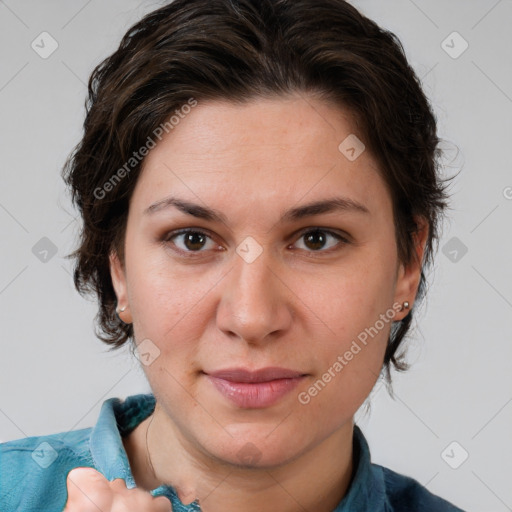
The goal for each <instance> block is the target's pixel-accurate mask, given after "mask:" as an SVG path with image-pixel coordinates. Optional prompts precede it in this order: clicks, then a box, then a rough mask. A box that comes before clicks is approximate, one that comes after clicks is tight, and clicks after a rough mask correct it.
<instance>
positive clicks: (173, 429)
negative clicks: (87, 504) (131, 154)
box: [111, 94, 427, 512]
mask: <svg viewBox="0 0 512 512" xmlns="http://www.w3.org/2000/svg"><path fill="white" fill-rule="evenodd" d="M350 134H356V135H357V134H358V132H357V125H356V124H355V123H354V122H353V119H352V118H351V116H350V115H349V113H348V111H346V110H344V109H342V108H340V107H334V106H333V105H329V104H327V103H325V102H323V101H321V100H319V99H316V98H313V97H311V96H307V97H306V96H303V95H298V94H296V95H291V96H288V97H279V98H272V99H255V100H252V101H251V102H249V103H247V104H244V105H235V104H232V103H229V102H221V101H216V102H204V103H201V102H199V104H198V106H196V107H195V108H193V109H192V111H191V112H190V113H189V114H188V115H187V116H186V117H185V118H184V119H182V120H181V121H180V123H179V124H178V125H177V126H175V128H174V129H173V130H172V131H171V132H170V133H169V134H168V135H167V136H166V137H165V138H163V139H162V141H161V142H159V143H158V144H157V146H156V147H155V148H154V149H153V150H152V151H151V152H150V153H149V155H148V156H147V157H146V159H145V162H144V167H143V170H142V173H141V175H140V177H139V179H138V182H137V184H136V188H135V190H134V193H133V195H132V197H131V201H130V207H129V215H128V223H127V231H126V239H125V262H124V266H123V264H122V263H121V262H120V260H119V258H118V257H117V255H116V254H115V253H112V255H111V275H112V281H113V284H114V288H115V291H116V295H117V298H118V303H119V306H120V307H123V306H126V310H125V311H124V312H123V313H121V314H120V316H121V318H122V320H123V321H124V322H127V323H133V327H134V333H135V340H136V342H137V343H140V342H141V341H142V340H145V339H149V340H151V343H153V344H154V345H156V346H157V347H158V350H159V351H160V352H159V355H158V357H156V359H154V360H153V361H152V362H151V364H149V365H143V368H144V371H145V373H146V376H147V378H148V381H149V383H150V386H151V389H152V390H153V392H154V394H155V397H156V399H157V406H156V409H155V412H154V413H153V415H152V416H151V417H150V418H148V419H147V420H145V421H144V422H142V423H141V424H140V425H139V426H138V427H137V428H136V429H135V430H134V431H133V432H132V434H131V435H130V436H128V437H126V438H124V440H123V442H124V445H125V448H126V450H127V454H128V457H129V460H130V464H131V467H132V470H133V474H134V477H135V480H136V482H137V484H138V486H139V487H141V488H142V489H146V490H150V489H153V488H155V487H157V486H158V485H160V484H161V483H163V482H165V483H168V484H170V485H173V486H174V487H175V489H177V491H178V494H179V496H180V499H181V500H182V501H183V502H184V503H189V502H191V501H193V500H194V499H195V498H198V499H199V500H200V504H201V506H202V510H206V511H208V512H216V511H222V512H229V511H235V510H236V511H239V510H244V511H247V512H252V511H260V510H265V509H266V506H267V505H268V503H275V506H274V508H275V509H276V510H277V509H279V510H282V511H283V512H287V511H289V512H292V511H294V512H295V511H301V510H315V511H316V512H324V511H325V512H328V511H331V510H332V509H334V508H335V506H336V505H337V504H338V503H339V501H340V500H341V499H342V497H343V496H344V495H345V493H346V491H347V488H348V485H349V483H350V478H351V475H352V470H353V461H352V436H353V426H354V425H353V417H354V414H355V412H356V411H357V409H358V408H359V407H360V406H361V404H362V403H363V402H364V400H365V399H366V397H367V396H368V395H369V393H370V391H371V389H372V387H373V386H374V384H375V382H376V379H377V378H378V375H379V373H380V370H381V368H382V363H383V358H384V351H385V347H386V342H387V339H388V336H389V331H390V327H391V322H387V323H385V326H384V328H382V329H381V330H380V331H379V333H378V335H376V336H374V337H373V338H369V342H368V344H367V345H366V346H364V348H362V350H361V351H360V352H359V353H358V354H357V355H355V356H354V357H353V359H352V360H351V361H349V362H348V363H347V364H346V366H344V368H343V370H342V371H341V372H339V373H337V374H336V376H335V377H334V378H332V380H331V381H330V382H329V383H328V384H327V385H326V386H325V387H324V388H323V389H322V390H321V391H320V392H319V393H318V394H317V395H316V396H314V397H313V398H311V401H310V402H309V403H308V404H306V405H304V404H302V403H300V401H299V400H298V398H297V395H298V393H300V392H301V391H307V390H308V389H309V388H310V387H311V386H312V385H313V384H314V383H315V382H316V381H317V380H318V379H319V378H321V377H322V375H323V374H324V373H325V372H326V371H327V370H328V368H330V367H332V366H333V364H334V363H335V361H336V360H337V358H338V356H339V355H343V354H344V353H345V352H346V351H347V350H348V349H349V348H350V346H351V344H352V341H353V340H355V339H357V336H358V334H360V333H361V332H363V331H364V330H365V328H368V327H370V326H373V325H374V324H375V322H376V321H377V320H378V319H379V315H381V314H383V313H385V312H386V310H389V309H391V308H392V307H393V304H395V306H396V304H397V303H398V304H402V302H403V301H406V300H407V301H409V303H410V304H411V305H412V302H413V300H414V298H415V296H416V292H417V288H418V284H419V279H420V270H421V267H420V263H419V262H421V258H422V255H423V251H424V247H425V241H426V236H427V226H426V224H425V223H421V219H418V222H420V226H421V229H420V230H419V231H418V233H417V236H416V254H417V256H418V260H417V261H414V262H411V263H409V264H407V265H403V264H401V263H400V262H399V261H398V256H397V248H396V241H395V232H394V223H393V213H392V202H391V197H390V194H389V191H388V189H387V187H386V185H385V183H384V181H383V180H382V178H381V176H380V175H379V172H378V164H377V162H376V161H375V160H374V159H373V157H372V155H371V154H370V152H369V151H368V150H366V151H364V152H363V153H362V154H361V155H360V156H359V157H358V158H357V159H356V160H355V161H349V160H348V159H347V158H346V157H345V156H344V155H343V154H342V153H341V152H340V150H339V149H338V146H339V145H340V143H341V142H342V141H343V140H344V139H345V138H346V137H347V136H348V135H350ZM359 137H360V138H362V136H359ZM171 194H172V195H173V196H174V197H177V198H180V199H183V200H186V201H190V202H194V203H197V204H199V205H201V206H203V207H207V208H213V209H215V210H217V211H219V212H221V213H222V214H223V215H224V216H225V218H226V220H225V222H218V221H209V220H204V219H199V218H196V217H194V216H192V215H189V214H186V213H183V212H181V211H179V210H178V209H177V208H175V207H168V208H163V209H161V210H159V211H158V212H155V213H153V214H151V215H148V214H146V213H144V212H145V210H146V209H147V208H148V207H149V206H150V205H152V204H153V203H155V202H157V201H159V200H162V199H163V198H165V197H168V196H169V195H171ZM333 196H344V197H346V198H349V199H351V200H353V201H357V202H358V203H361V204H363V205H364V206H365V207H366V208H367V209H368V210H369V213H361V212H357V211H349V210H346V211H333V212H329V213H322V214H317V215H312V216H308V217H305V218H302V219H299V220H295V221H286V222H281V221H280V219H281V216H282V215H283V213H284V212H286V211H287V210H289V209H291V208H295V207H297V206H301V205H304V204H306V203H310V202H313V201H319V200H325V199H328V198H331V197H333ZM181 228H195V229H196V230H200V231H201V232H202V233H204V234H206V235H207V237H206V238H204V239H201V238H200V237H199V239H198V237H197V235H196V238H195V239H193V240H192V241H189V243H188V244H187V239H186V237H185V236H183V235H181V236H177V237H174V238H172V236H173V232H174V231H176V230H178V229H181ZM314 228H322V230H323V231H322V234H323V236H324V238H323V239H322V238H320V242H319V241H318V239H316V240H313V241H312V242H311V241H309V242H308V240H309V239H308V236H307V235H308V230H309V231H311V229H314ZM326 230H327V231H326ZM330 232H332V233H334V234H338V235H340V236H342V237H345V238H346V240H347V242H345V243H343V242H342V241H340V240H338V239H337V238H336V237H334V236H333V235H331V234H330ZM248 236H251V237H253V238H254V239H255V240H256V241H257V243H258V244H259V246H260V247H261V249H262V253H261V254H260V255H259V256H258V257H257V258H256V259H255V260H254V261H253V262H251V263H248V262H247V261H245V260H244V259H243V258H242V257H240V256H239V255H238V254H237V252H236V248H237V247H238V246H240V244H242V242H243V241H244V240H245V239H246V237H248ZM198 240H199V241H198ZM242 247H243V245H242ZM180 251H181V252H180ZM186 251H188V252H186ZM406 314H407V311H403V312H396V311H394V317H393V321H398V320H400V319H401V318H403V317H404V316H405V315H406ZM233 366H237V367H246V368H250V369H256V368H262V367H267V366H280V367H284V368H290V369H293V370H299V371H301V372H302V373H304V374H307V377H305V378H304V379H303V381H302V382H301V383H300V385H299V387H298V388H296V389H295V390H294V391H292V392H291V393H289V394H287V395H286V396H285V397H284V398H282V399H281V400H280V401H279V402H278V403H276V404H274V405H272V406H270V407H267V408H263V409H243V408H239V407H237V406H236V405H234V404H232V403H231V402H229V401H227V400H226V398H225V397H223V396H222V395H221V394H220V393H219V392H218V391H217V390H216V389H215V388H214V387H213V386H212V384H211V383H210V382H209V381H208V379H207V378H206V377H205V375H204V374H203V373H202V372H209V371H214V370H219V369H223V368H228V367H233ZM148 426H150V428H149V430H148ZM146 436H147V441H148V448H149V454H150V460H151V463H149V461H148V457H147V452H146ZM247 443H252V445H251V446H253V450H255V451H256V453H258V457H255V458H254V460H252V461H249V462H247V463H245V464H242V462H241V460H240V455H239V454H240V452H241V450H244V449H245V450H247ZM244 447H245V448H244ZM254 447H255V448H254ZM242 453H243V452H242Z"/></svg>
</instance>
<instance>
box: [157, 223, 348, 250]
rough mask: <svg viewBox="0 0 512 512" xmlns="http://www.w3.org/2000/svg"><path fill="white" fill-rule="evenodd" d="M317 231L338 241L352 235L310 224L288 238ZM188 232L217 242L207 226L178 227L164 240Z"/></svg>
mask: <svg viewBox="0 0 512 512" xmlns="http://www.w3.org/2000/svg"><path fill="white" fill-rule="evenodd" d="M315 231H321V232H324V233H328V234H330V235H332V236H333V237H334V238H336V239H338V241H340V242H349V241H350V237H349V236H348V235H346V234H340V233H337V232H336V231H335V230H333V229H330V228H323V227H321V226H310V227H306V228H302V229H299V230H297V231H295V232H294V233H292V234H291V235H290V236H289V237H287V238H288V239H290V238H297V237H301V236H303V235H305V234H306V233H311V232H315ZM187 233H200V234H202V235H206V236H207V237H208V238H210V240H212V241H214V242H215V243H217V242H216V241H215V237H214V236H213V235H212V233H211V231H209V230H208V229H205V228H182V229H177V230H175V231H170V232H169V233H167V234H165V235H164V240H167V241H170V240H171V239H173V238H175V237H177V236H180V235H184V234H187ZM187 252H190V253H194V252H196V253H198V252H202V251H187ZM311 252H327V251H311Z"/></svg>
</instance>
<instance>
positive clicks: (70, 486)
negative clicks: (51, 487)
mask: <svg viewBox="0 0 512 512" xmlns="http://www.w3.org/2000/svg"><path fill="white" fill-rule="evenodd" d="M66 487H67V491H68V499H67V501H66V508H65V509H64V510H65V512H68V511H69V512H75V511H76V512H78V511H80V512H89V511H91V512H98V509H99V510H109V507H110V505H111V504H112V491H111V490H110V487H109V481H108V480H107V479H106V478H105V477H104V476H103V475H102V474H101V473H100V472H99V471H96V470H95V469H94V468H88V467H87V468H85V467H80V468H74V469H72V470H71V471H70V472H69V473H68V475H67V478H66Z"/></svg>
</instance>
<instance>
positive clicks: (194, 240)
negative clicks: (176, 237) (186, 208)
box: [185, 233, 204, 250]
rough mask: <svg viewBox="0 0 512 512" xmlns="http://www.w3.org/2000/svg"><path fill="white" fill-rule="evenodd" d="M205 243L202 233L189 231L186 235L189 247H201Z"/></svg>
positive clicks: (186, 242)
mask: <svg viewBox="0 0 512 512" xmlns="http://www.w3.org/2000/svg"><path fill="white" fill-rule="evenodd" d="M198 240H199V241H198ZM203 244H204V236H203V235H202V234H201V233H187V235H186V236H185V245H186V246H187V248H188V249H191V250H193V249H201V247H202V246H203Z"/></svg>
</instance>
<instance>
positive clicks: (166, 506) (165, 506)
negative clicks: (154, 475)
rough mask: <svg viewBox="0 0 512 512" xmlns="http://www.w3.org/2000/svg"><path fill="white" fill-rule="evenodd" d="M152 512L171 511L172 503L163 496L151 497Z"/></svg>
mask: <svg viewBox="0 0 512 512" xmlns="http://www.w3.org/2000/svg"><path fill="white" fill-rule="evenodd" d="M153 505H154V507H155V509H154V512H172V504H171V502H170V500H169V499H168V498H166V497H165V496H158V497H157V498H154V499H153Z"/></svg>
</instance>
